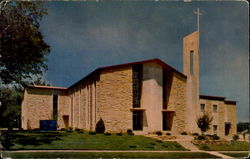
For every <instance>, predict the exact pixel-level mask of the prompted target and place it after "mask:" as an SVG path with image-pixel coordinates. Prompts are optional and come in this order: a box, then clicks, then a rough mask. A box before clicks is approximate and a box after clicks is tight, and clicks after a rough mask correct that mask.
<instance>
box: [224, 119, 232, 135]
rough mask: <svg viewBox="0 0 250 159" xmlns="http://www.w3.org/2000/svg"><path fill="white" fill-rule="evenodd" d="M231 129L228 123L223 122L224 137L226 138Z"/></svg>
mask: <svg viewBox="0 0 250 159" xmlns="http://www.w3.org/2000/svg"><path fill="white" fill-rule="evenodd" d="M230 128H231V123H230V122H225V135H226V136H228V135H229V132H230Z"/></svg>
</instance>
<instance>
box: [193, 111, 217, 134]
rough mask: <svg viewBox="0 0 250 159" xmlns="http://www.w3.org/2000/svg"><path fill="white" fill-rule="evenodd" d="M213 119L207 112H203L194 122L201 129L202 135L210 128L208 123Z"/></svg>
mask: <svg viewBox="0 0 250 159" xmlns="http://www.w3.org/2000/svg"><path fill="white" fill-rule="evenodd" d="M212 121H213V118H212V117H210V116H209V115H208V114H206V113H204V114H203V115H202V116H200V117H199V118H198V119H197V121H196V123H197V125H198V127H199V128H200V130H201V133H202V135H203V134H204V133H205V132H206V131H207V130H209V129H210V125H211V123H212Z"/></svg>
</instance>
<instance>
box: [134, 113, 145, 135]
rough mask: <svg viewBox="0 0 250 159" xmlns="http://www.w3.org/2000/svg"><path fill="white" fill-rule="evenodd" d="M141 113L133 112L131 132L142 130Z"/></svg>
mask: <svg viewBox="0 0 250 159" xmlns="http://www.w3.org/2000/svg"><path fill="white" fill-rule="evenodd" d="M142 114H143V112H142V111H133V130H142V120H143V118H142V117H143V116H142Z"/></svg>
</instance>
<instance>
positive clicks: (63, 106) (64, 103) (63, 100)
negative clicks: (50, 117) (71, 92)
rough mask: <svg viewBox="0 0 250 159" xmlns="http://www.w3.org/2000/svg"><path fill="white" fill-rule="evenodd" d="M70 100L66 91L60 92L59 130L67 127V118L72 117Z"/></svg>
mask: <svg viewBox="0 0 250 159" xmlns="http://www.w3.org/2000/svg"><path fill="white" fill-rule="evenodd" d="M69 110H70V98H69V96H68V94H67V93H66V91H63V92H60V94H59V97H58V119H57V120H58V121H57V125H58V129H61V128H65V127H67V123H66V119H65V118H67V117H66V116H68V117H69V115H70V112H69Z"/></svg>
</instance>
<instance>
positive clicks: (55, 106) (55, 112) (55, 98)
mask: <svg viewBox="0 0 250 159" xmlns="http://www.w3.org/2000/svg"><path fill="white" fill-rule="evenodd" d="M57 116H58V95H57V94H53V120H57Z"/></svg>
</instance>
